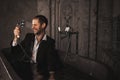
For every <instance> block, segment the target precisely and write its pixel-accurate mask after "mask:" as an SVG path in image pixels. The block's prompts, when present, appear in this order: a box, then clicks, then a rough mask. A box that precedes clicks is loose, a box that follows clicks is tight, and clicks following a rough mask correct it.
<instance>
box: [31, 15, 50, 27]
mask: <svg viewBox="0 0 120 80" xmlns="http://www.w3.org/2000/svg"><path fill="white" fill-rule="evenodd" d="M33 19H38V20H39V22H40V23H41V24H43V23H45V24H46V26H47V25H48V20H47V18H46V17H45V16H43V15H37V16H35V17H34V18H33Z"/></svg>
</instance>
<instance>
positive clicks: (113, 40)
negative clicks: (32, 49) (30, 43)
mask: <svg viewBox="0 0 120 80" xmlns="http://www.w3.org/2000/svg"><path fill="white" fill-rule="evenodd" d="M119 4H120V1H119V0H114V1H113V0H19V1H16V0H1V1H0V5H1V6H0V49H2V48H6V47H9V46H10V45H9V44H10V42H11V40H12V38H13V29H14V27H15V25H16V23H17V21H19V20H21V19H24V20H25V22H26V25H25V27H24V28H22V36H21V39H23V38H24V35H25V34H26V33H27V32H31V19H32V17H34V16H35V15H37V14H43V15H45V16H46V17H47V18H48V20H49V25H48V28H47V33H48V35H50V36H51V37H53V38H54V39H55V40H56V48H57V49H59V50H62V51H64V52H66V51H67V49H69V55H70V56H71V55H76V47H77V49H78V54H77V55H80V56H84V57H87V58H90V59H93V60H95V61H100V62H103V63H105V64H107V65H109V66H111V67H112V68H114V69H115V72H117V73H119V72H120V69H119V68H118V67H119V63H118V60H119V57H117V58H116V55H117V56H118V54H115V53H116V51H118V53H119V52H120V51H119V48H118V47H119V45H120V44H119V45H118V43H119V40H120V39H118V38H119V35H118V33H119V32H120V29H119V26H120V25H119V23H120V22H119V16H120V10H119V8H120V5H119ZM66 26H69V27H71V31H72V32H78V40H77V41H78V42H77V45H78V46H76V35H75V34H73V35H71V37H70V42H71V43H70V45H69V44H68V43H69V40H68V37H69V36H68V35H66V33H65V34H64V35H63V34H62V35H61V34H60V32H58V27H60V28H61V30H62V31H64V29H65V28H66ZM61 36H62V37H61ZM114 54H115V55H114ZM115 62H117V63H115ZM113 64H117V65H113Z"/></svg>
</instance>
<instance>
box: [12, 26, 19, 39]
mask: <svg viewBox="0 0 120 80" xmlns="http://www.w3.org/2000/svg"><path fill="white" fill-rule="evenodd" d="M13 32H14V41H17V39H18V38H20V28H19V27H17V26H16V27H15V29H14V31H13Z"/></svg>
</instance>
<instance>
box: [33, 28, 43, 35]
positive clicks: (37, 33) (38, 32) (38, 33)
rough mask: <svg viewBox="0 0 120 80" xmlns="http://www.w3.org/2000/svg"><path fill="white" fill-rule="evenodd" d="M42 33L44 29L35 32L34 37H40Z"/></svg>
mask: <svg viewBox="0 0 120 80" xmlns="http://www.w3.org/2000/svg"><path fill="white" fill-rule="evenodd" d="M43 32H44V29H39V31H37V32H36V33H35V35H40V34H41V33H43Z"/></svg>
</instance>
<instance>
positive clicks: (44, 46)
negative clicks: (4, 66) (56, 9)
mask: <svg viewBox="0 0 120 80" xmlns="http://www.w3.org/2000/svg"><path fill="white" fill-rule="evenodd" d="M47 24H48V20H47V18H46V17H45V16H43V15H37V16H35V17H34V18H33V20H32V30H33V32H34V33H28V34H27V35H26V36H25V39H24V40H23V41H21V42H20V43H19V38H20V28H19V27H18V26H16V27H15V29H14V31H13V32H14V39H13V41H12V53H13V54H14V55H17V56H19V58H18V59H21V60H22V61H21V62H24V63H27V64H29V63H30V64H29V66H28V65H27V67H30V69H29V70H31V71H32V78H30V79H31V80H48V79H49V80H55V78H54V73H55V60H54V59H55V58H54V57H55V56H54V54H55V41H54V40H53V39H52V38H50V37H49V36H47V35H46V33H45V29H46V27H47ZM22 54H23V55H22ZM19 65H20V64H19ZM20 66H21V65H20ZM20 66H17V67H20ZM23 66H24V67H26V66H25V65H23ZM27 67H26V68H24V69H25V70H23V74H25V73H24V72H26V71H28V73H29V72H30V71H29V70H28V69H27ZM21 70H22V69H20V70H19V71H21ZM21 72H22V71H21ZM25 75H26V74H25ZM24 77H31V76H29V75H27V76H24ZM25 79H26V80H27V79H28V78H25ZM30 79H29V80H30Z"/></svg>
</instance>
